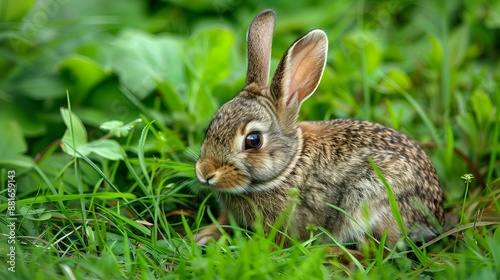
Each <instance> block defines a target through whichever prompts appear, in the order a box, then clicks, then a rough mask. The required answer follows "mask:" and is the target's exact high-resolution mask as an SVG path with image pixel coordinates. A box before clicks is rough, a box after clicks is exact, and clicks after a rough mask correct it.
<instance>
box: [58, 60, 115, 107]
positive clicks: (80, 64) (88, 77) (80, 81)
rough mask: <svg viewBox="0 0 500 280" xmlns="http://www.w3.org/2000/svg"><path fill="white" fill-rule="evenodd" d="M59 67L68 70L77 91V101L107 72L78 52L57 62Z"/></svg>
mask: <svg viewBox="0 0 500 280" xmlns="http://www.w3.org/2000/svg"><path fill="white" fill-rule="evenodd" d="M59 69H60V70H64V71H68V72H70V74H71V78H72V79H73V80H74V82H75V85H76V88H75V90H76V91H77V93H78V95H77V97H78V98H77V99H76V100H77V101H78V100H82V99H83V98H85V96H86V95H87V93H88V92H89V90H91V89H92V88H93V87H94V86H95V85H96V84H98V83H99V82H101V81H102V80H103V79H105V78H106V77H107V76H108V72H109V71H106V70H105V69H103V68H102V67H101V66H100V65H99V64H97V63H96V62H95V61H94V60H92V59H90V58H88V57H85V56H83V55H79V54H73V55H71V56H69V57H67V58H66V59H65V60H63V61H62V62H61V63H60V64H59ZM73 94H74V93H73ZM72 99H73V100H74V98H72Z"/></svg>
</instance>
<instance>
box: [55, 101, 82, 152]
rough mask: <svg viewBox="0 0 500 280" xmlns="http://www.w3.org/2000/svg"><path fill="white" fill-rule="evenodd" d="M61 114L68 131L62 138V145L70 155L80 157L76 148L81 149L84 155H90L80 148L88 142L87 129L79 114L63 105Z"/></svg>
mask: <svg viewBox="0 0 500 280" xmlns="http://www.w3.org/2000/svg"><path fill="white" fill-rule="evenodd" d="M60 111H61V116H62V118H63V121H64V124H65V125H66V132H65V133H64V135H63V137H62V139H61V146H62V149H63V151H64V152H65V153H67V154H68V155H70V156H74V157H80V155H78V154H77V153H75V152H74V150H77V151H79V152H80V153H82V155H85V156H86V155H88V152H87V153H85V152H83V151H82V150H81V149H80V148H81V147H82V146H83V145H85V144H87V131H86V130H85V126H84V125H83V123H82V121H81V120H80V118H78V116H77V115H76V114H75V113H73V112H70V111H69V110H68V109H66V108H62V107H61V110H60Z"/></svg>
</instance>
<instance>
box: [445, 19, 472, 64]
mask: <svg viewBox="0 0 500 280" xmlns="http://www.w3.org/2000/svg"><path fill="white" fill-rule="evenodd" d="M468 47H469V28H468V27H467V25H460V27H458V28H457V29H455V30H454V31H453V32H452V33H451V36H450V42H449V46H448V50H449V53H448V55H449V61H450V64H451V65H452V66H455V67H458V66H459V65H460V64H462V62H463V61H464V58H465V55H466V53H467V48H468Z"/></svg>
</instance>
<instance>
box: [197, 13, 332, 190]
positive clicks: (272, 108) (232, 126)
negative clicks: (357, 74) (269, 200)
mask: <svg viewBox="0 0 500 280" xmlns="http://www.w3.org/2000/svg"><path fill="white" fill-rule="evenodd" d="M274 22H275V15H274V12H273V11H271V10H266V11H264V12H262V13H260V14H259V15H257V16H256V17H255V19H254V20H253V22H252V24H251V26H250V28H249V30H248V34H247V43H248V68H247V75H246V82H245V86H244V88H243V90H242V91H241V92H240V93H239V94H238V95H237V96H236V97H235V98H233V99H232V100H230V101H229V102H227V103H226V104H224V105H223V106H222V107H221V108H220V109H219V110H218V111H217V112H216V114H215V116H214V117H213V119H212V121H211V123H210V125H209V127H208V130H207V133H206V135H205V139H204V140H203V143H202V145H201V155H200V158H199V160H198V161H197V163H196V176H197V178H198V180H199V181H200V183H202V184H203V185H206V186H209V187H211V188H213V189H214V190H216V191H223V192H231V193H245V192H254V191H260V190H265V189H269V188H272V187H273V186H275V185H276V184H277V183H278V182H279V181H280V180H282V179H285V178H282V177H283V176H286V174H287V172H286V171H287V170H291V169H292V167H293V166H294V165H295V162H294V161H295V160H296V159H297V157H296V156H294V155H296V154H297V153H299V152H300V148H301V147H300V145H301V141H302V139H301V134H300V132H299V130H298V129H297V115H298V111H299V108H300V105H301V104H302V102H303V101H304V100H305V99H306V98H308V97H309V96H310V95H311V94H312V93H313V92H314V90H315V89H316V87H317V86H318V84H319V81H320V79H321V76H322V74H323V69H324V67H325V63H326V53H327V47H328V40H327V38H326V35H325V33H324V32H323V31H321V30H313V31H310V32H309V33H307V34H306V35H304V36H303V37H301V38H299V39H298V40H297V41H295V42H294V43H293V44H292V45H291V46H290V47H289V48H288V50H287V51H286V53H285V55H284V56H283V57H282V59H281V61H280V63H279V64H278V66H277V69H276V72H275V74H274V77H273V80H272V82H271V86H268V82H269V68H270V59H271V42H272V36H273V29H274Z"/></svg>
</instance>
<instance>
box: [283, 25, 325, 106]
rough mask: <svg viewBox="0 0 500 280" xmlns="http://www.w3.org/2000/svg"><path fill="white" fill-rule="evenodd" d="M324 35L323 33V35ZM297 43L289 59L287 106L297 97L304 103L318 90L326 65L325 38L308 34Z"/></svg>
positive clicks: (299, 101)
mask: <svg viewBox="0 0 500 280" xmlns="http://www.w3.org/2000/svg"><path fill="white" fill-rule="evenodd" d="M321 34H322V33H321ZM308 35H310V36H306V37H304V38H303V40H301V41H299V42H297V43H296V45H295V46H293V49H292V50H291V53H290V54H289V57H288V63H287V64H288V65H287V66H288V69H289V73H288V77H287V78H288V80H289V86H288V97H287V99H286V104H287V105H289V104H290V102H292V100H293V99H294V98H295V97H296V96H297V98H298V103H302V101H304V100H305V99H306V98H307V97H309V96H310V95H311V94H312V93H313V92H314V90H315V89H316V87H317V85H318V83H319V80H320V79H321V75H322V74H323V67H324V64H325V60H326V57H325V52H326V42H325V40H324V38H325V37H322V36H318V35H316V34H308Z"/></svg>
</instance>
